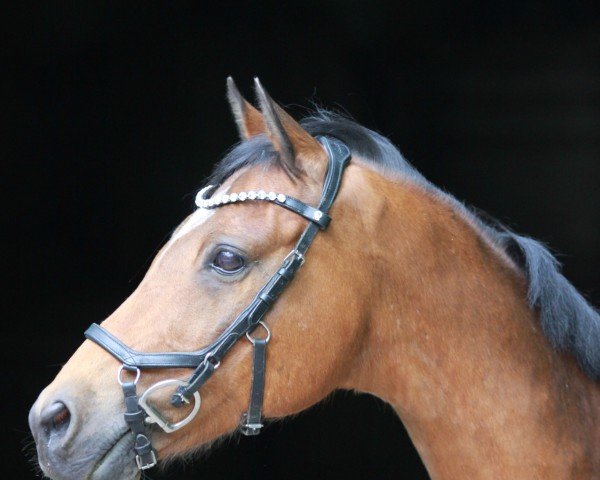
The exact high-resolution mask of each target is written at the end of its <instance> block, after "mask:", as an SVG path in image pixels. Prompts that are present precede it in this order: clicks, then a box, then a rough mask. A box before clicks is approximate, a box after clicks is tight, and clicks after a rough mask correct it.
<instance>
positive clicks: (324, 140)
mask: <svg viewBox="0 0 600 480" xmlns="http://www.w3.org/2000/svg"><path fill="white" fill-rule="evenodd" d="M317 140H319V142H321V144H322V145H323V147H324V148H325V151H326V152H327V156H328V159H329V164H328V169H327V175H326V177H325V183H324V186H323V193H322V195H321V201H320V202H319V206H318V208H314V207H311V206H310V205H307V204H306V203H304V202H301V201H300V200H297V199H295V198H293V197H290V196H287V195H284V194H281V193H279V194H278V193H275V192H268V193H267V192H264V191H262V190H261V191H258V192H255V191H250V192H240V193H232V194H229V195H227V194H225V195H220V196H217V197H216V198H210V197H209V196H210V195H211V194H212V193H213V192H214V191H215V187H213V186H209V187H206V188H204V189H202V190H201V191H200V192H199V194H198V196H197V198H196V204H197V205H198V207H200V208H217V207H220V206H223V205H227V204H229V203H237V202H245V201H257V200H260V201H268V202H271V203H274V204H276V205H279V206H281V207H283V208H286V209H288V210H291V211H292V212H295V213H297V214H298V215H300V216H302V217H304V218H306V219H307V220H309V224H308V226H307V227H306V228H305V230H304V231H303V233H302V234H301V236H300V238H299V240H298V242H297V243H296V246H295V247H294V249H293V250H292V251H291V252H290V253H289V254H288V255H287V256H286V258H285V259H284V261H283V264H282V265H281V267H280V268H279V270H278V271H277V273H275V274H274V275H273V276H272V277H271V278H270V279H269V280H268V281H267V283H266V284H265V285H264V286H263V287H262V288H261V289H260V290H259V291H258V293H257V294H256V296H255V297H254V299H253V300H252V302H251V303H250V304H249V305H248V306H247V307H246V308H245V309H244V310H243V311H242V312H241V313H240V314H239V315H238V316H237V318H236V319H235V320H234V321H233V322H232V323H231V324H230V325H229V326H228V327H227V328H226V329H225V330H224V331H223V332H222V333H221V334H220V335H219V336H218V338H217V339H216V340H215V341H214V342H213V343H211V344H210V345H208V346H206V347H204V348H202V349H201V350H198V351H194V352H160V353H146V352H139V351H136V350H134V349H132V348H130V347H128V346H127V345H125V344H124V343H123V342H121V341H120V340H119V339H118V338H116V337H115V336H114V335H113V334H111V333H110V332H108V331H107V330H105V329H104V328H103V327H101V326H100V325H97V324H95V323H94V324H92V325H91V326H90V327H89V328H88V329H87V330H86V332H85V336H86V337H87V338H88V339H89V340H92V341H94V342H96V343H97V344H98V345H100V346H101V347H102V348H104V349H105V350H106V351H107V352H109V353H110V354H111V355H113V356H114V357H115V358H117V359H118V360H119V361H121V362H122V363H123V365H122V366H121V367H120V368H119V371H118V374H117V379H118V382H119V384H120V385H121V387H122V389H123V393H124V396H125V406H126V413H125V421H126V422H127V424H128V425H129V428H130V430H131V431H132V432H133V434H134V437H135V444H134V450H135V453H136V462H137V465H138V468H139V469H140V470H145V469H148V468H151V467H153V466H154V465H156V462H157V461H156V454H155V452H154V449H153V448H152V444H151V441H150V438H149V435H148V433H147V432H146V424H152V423H155V424H157V425H158V426H159V427H160V428H162V429H163V430H164V431H165V432H167V433H171V432H174V431H175V430H178V429H180V428H182V427H183V426H185V425H187V424H188V423H189V422H190V421H191V420H192V419H193V418H194V417H195V416H196V414H197V413H198V411H199V409H200V402H201V399H200V394H199V392H198V390H199V389H200V388H201V387H202V385H204V384H205V383H206V381H207V380H208V379H209V378H210V377H211V376H212V374H213V373H214V371H215V370H216V369H217V368H218V367H219V365H220V363H221V360H222V359H223V358H224V356H225V355H226V354H227V352H228V351H229V350H230V349H231V348H232V347H233V345H235V343H236V342H237V341H238V340H239V339H240V338H242V337H243V336H244V335H245V336H247V338H248V339H249V340H250V342H251V343H252V345H253V351H254V353H253V368H252V388H251V392H250V402H249V405H248V410H247V412H245V413H244V414H243V415H242V421H241V423H240V431H241V432H242V433H243V434H244V435H258V434H259V433H260V430H261V428H262V426H263V425H262V403H263V392H264V380H265V361H266V348H267V344H268V342H269V339H270V338H271V332H270V331H269V329H268V327H267V325H266V324H265V323H264V322H263V321H262V319H263V317H264V315H265V313H266V312H267V310H268V309H269V307H270V306H271V305H272V304H273V303H274V302H275V301H276V300H277V298H278V297H279V296H280V295H281V293H282V292H283V290H284V289H285V287H286V286H287V285H288V284H289V283H290V281H291V280H292V278H293V277H294V275H295V274H296V272H297V271H298V269H299V268H300V267H301V266H302V264H303V263H304V258H305V255H306V252H307V251H308V248H309V247H310V245H311V244H312V242H313V240H314V238H315V236H316V234H317V232H318V231H319V230H325V229H326V228H327V226H328V225H329V222H330V220H331V218H330V217H329V215H328V213H329V209H330V208H331V206H332V205H333V202H334V200H335V197H336V195H337V192H338V190H339V188H340V184H341V181H342V175H343V172H344V169H345V167H346V166H347V164H348V162H349V161H350V151H349V149H348V147H346V145H344V144H343V143H342V142H340V141H339V140H337V139H334V138H331V137H318V138H317ZM259 325H261V326H262V327H263V328H264V329H265V331H266V337H264V338H255V337H252V336H251V335H250V334H251V333H252V332H253V331H254V330H255V329H256V328H257V326H259ZM158 368H193V369H194V372H193V373H192V375H191V376H190V378H189V379H188V380H187V381H183V380H179V379H170V380H163V381H160V382H157V383H155V384H154V385H152V386H151V387H149V388H148V389H147V390H146V391H145V392H144V393H143V394H142V395H141V396H140V397H138V395H137V393H136V385H137V382H138V380H139V377H140V371H141V370H143V369H158ZM124 370H125V371H130V372H133V373H135V379H134V380H132V381H124V380H123V378H122V374H123V371H124ZM165 388H174V389H175V391H174V393H173V395H172V396H171V405H173V406H174V407H182V406H183V405H186V404H189V403H190V402H191V401H193V402H194V404H193V407H192V410H191V412H190V414H189V415H188V416H187V417H186V418H184V419H183V420H181V421H180V422H177V423H171V422H169V421H168V420H166V419H165V418H164V417H163V416H162V415H161V414H160V412H158V411H157V410H156V408H154V407H153V406H152V405H150V404H149V403H148V398H149V396H150V395H151V394H152V393H153V392H156V391H157V390H162V389H165Z"/></svg>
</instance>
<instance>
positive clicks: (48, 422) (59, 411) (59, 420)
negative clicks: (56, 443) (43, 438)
mask: <svg viewBox="0 0 600 480" xmlns="http://www.w3.org/2000/svg"><path fill="white" fill-rule="evenodd" d="M40 421H41V424H42V426H43V427H44V430H45V431H46V435H51V434H58V435H62V434H63V433H65V432H66V431H67V428H69V423H70V421H71V412H70V411H69V409H68V408H67V406H66V405H65V404H64V403H62V402H54V403H53V404H52V405H49V406H47V407H46V408H45V409H44V410H43V411H42V414H41V416H40Z"/></svg>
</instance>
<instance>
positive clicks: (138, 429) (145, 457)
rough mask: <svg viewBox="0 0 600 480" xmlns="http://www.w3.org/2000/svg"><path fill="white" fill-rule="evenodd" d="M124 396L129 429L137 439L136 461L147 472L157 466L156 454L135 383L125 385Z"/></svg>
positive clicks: (135, 445) (126, 420)
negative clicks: (147, 430) (147, 431)
mask: <svg viewBox="0 0 600 480" xmlns="http://www.w3.org/2000/svg"><path fill="white" fill-rule="evenodd" d="M123 394H124V395H125V408H126V412H125V414H124V417H125V422H127V425H129V429H130V430H131V431H132V432H133V435H134V437H135V444H134V447H133V449H134V450H135V453H136V455H135V461H136V463H137V466H138V468H139V469H140V470H146V469H148V468H152V467H153V466H154V465H156V463H157V462H156V453H155V452H154V449H153V448H152V443H151V442H150V439H149V438H148V435H147V433H146V425H145V423H144V420H145V418H146V412H144V410H142V408H141V407H140V404H139V403H138V396H137V392H136V388H135V383H134V382H124V383H123Z"/></svg>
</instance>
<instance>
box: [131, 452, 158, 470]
mask: <svg viewBox="0 0 600 480" xmlns="http://www.w3.org/2000/svg"><path fill="white" fill-rule="evenodd" d="M149 455H150V462H148V463H144V461H143V460H142V457H141V455H136V456H135V463H136V465H137V467H138V470H148V469H149V468H152V467H154V466H156V464H157V463H158V460H157V459H156V453H155V452H154V450H152V451H151V452H150V453H149Z"/></svg>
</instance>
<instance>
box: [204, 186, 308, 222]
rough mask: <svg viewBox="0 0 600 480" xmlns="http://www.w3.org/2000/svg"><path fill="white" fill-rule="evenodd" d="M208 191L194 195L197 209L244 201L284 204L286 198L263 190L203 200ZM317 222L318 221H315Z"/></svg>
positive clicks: (206, 189) (205, 189)
mask: <svg viewBox="0 0 600 480" xmlns="http://www.w3.org/2000/svg"><path fill="white" fill-rule="evenodd" d="M207 191H208V187H207V188H203V189H202V190H200V191H199V192H198V195H196V205H197V206H198V207H199V208H213V207H218V206H219V205H225V204H227V203H237V202H245V201H246V200H262V201H266V202H279V203H284V202H285V201H286V199H287V197H286V196H285V195H284V194H283V193H275V192H265V191H264V190H259V191H258V192H257V191H255V190H249V191H247V192H239V193H229V194H227V193H225V194H223V195H217V196H215V197H213V198H204V195H206V193H207ZM317 220H318V219H317Z"/></svg>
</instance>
